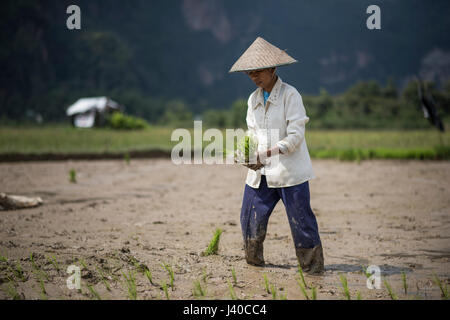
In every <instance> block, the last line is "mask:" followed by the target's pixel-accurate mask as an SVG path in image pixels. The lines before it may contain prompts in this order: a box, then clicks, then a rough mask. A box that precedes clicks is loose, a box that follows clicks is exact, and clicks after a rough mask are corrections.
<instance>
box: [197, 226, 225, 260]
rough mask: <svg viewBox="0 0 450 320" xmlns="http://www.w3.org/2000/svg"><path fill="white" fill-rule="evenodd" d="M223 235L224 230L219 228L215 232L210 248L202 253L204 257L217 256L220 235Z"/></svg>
mask: <svg viewBox="0 0 450 320" xmlns="http://www.w3.org/2000/svg"><path fill="white" fill-rule="evenodd" d="M221 234H222V229H219V228H217V229H216V231H215V232H214V236H213V238H212V239H211V242H210V243H209V245H208V248H206V250H205V251H204V252H203V253H202V255H203V256H209V255H212V254H217V251H218V250H219V241H220V235H221Z"/></svg>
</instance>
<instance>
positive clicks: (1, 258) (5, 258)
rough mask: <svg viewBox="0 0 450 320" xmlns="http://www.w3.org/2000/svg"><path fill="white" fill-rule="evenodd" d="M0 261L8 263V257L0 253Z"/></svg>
mask: <svg viewBox="0 0 450 320" xmlns="http://www.w3.org/2000/svg"><path fill="white" fill-rule="evenodd" d="M0 262H5V263H8V258H7V257H6V256H4V255H2V254H0Z"/></svg>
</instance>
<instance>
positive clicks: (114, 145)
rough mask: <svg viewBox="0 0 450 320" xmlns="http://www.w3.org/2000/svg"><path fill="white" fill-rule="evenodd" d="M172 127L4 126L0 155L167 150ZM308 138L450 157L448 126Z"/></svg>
mask: <svg viewBox="0 0 450 320" xmlns="http://www.w3.org/2000/svg"><path fill="white" fill-rule="evenodd" d="M172 131H173V129H172V128H167V127H150V128H147V129H144V130H140V131H139V130H138V131H115V130H109V129H75V128H71V127H68V126H48V127H41V128H34V127H19V128H13V127H2V128H0V159H6V158H7V156H8V155H9V156H12V158H14V156H17V155H21V156H23V155H25V156H26V155H48V157H49V158H50V159H51V156H49V155H55V154H56V155H76V154H85V155H87V156H88V155H101V154H103V155H105V157H107V156H108V155H110V156H111V155H116V156H123V155H125V154H126V153H133V152H141V153H144V154H145V152H151V151H161V152H162V153H163V154H164V153H165V154H168V155H170V150H171V148H172V147H173V146H174V145H175V144H176V143H177V142H172V141H171V134H172ZM204 131H205V130H203V132H204ZM191 132H193V130H191ZM223 132H224V131H223ZM192 136H193V135H192ZM224 136H225V134H224ZM306 140H307V144H308V149H309V151H310V154H311V156H312V157H313V158H322V159H324V158H325V159H326V158H334V159H341V160H363V159H440V160H441V159H450V147H449V146H450V132H448V131H447V132H445V133H440V132H438V131H436V130H434V129H429V130H410V131H395V130H326V131H325V130H307V133H306ZM205 144H207V143H205V142H204V146H205ZM21 159H26V157H25V158H23V157H22V158H21ZM44 160H45V157H44Z"/></svg>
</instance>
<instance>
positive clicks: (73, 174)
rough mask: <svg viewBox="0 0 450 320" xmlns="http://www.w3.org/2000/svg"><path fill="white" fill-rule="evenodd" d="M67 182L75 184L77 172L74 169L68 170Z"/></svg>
mask: <svg viewBox="0 0 450 320" xmlns="http://www.w3.org/2000/svg"><path fill="white" fill-rule="evenodd" d="M69 181H70V182H71V183H77V172H76V171H75V169H70V171H69Z"/></svg>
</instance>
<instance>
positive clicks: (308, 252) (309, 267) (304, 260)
mask: <svg viewBox="0 0 450 320" xmlns="http://www.w3.org/2000/svg"><path fill="white" fill-rule="evenodd" d="M295 253H296V255H297V260H298V262H299V264H300V266H301V267H302V270H303V271H304V272H306V273H308V274H311V275H322V274H323V273H324V271H325V268H324V261H323V251H322V245H320V244H319V245H317V246H315V247H314V248H310V249H306V248H295Z"/></svg>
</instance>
